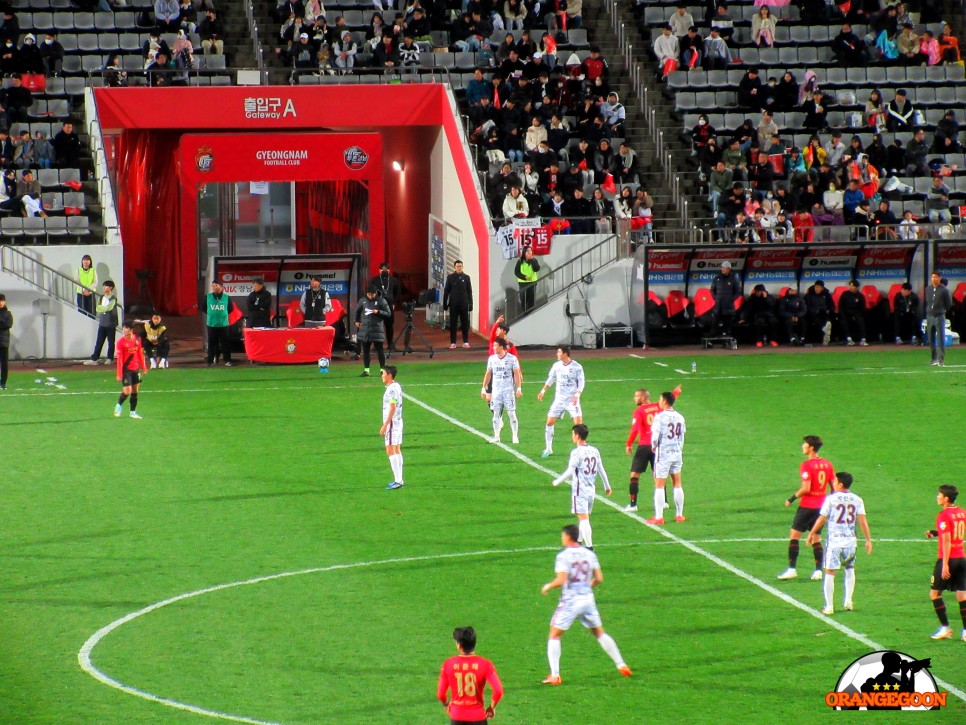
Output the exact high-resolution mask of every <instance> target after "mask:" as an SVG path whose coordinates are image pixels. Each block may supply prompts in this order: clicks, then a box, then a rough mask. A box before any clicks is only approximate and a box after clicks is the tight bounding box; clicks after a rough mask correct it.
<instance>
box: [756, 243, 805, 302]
mask: <svg viewBox="0 0 966 725" xmlns="http://www.w3.org/2000/svg"><path fill="white" fill-rule="evenodd" d="M803 255H804V249H802V246H801V245H796V246H794V247H778V248H773V247H752V248H751V249H749V250H748V258H747V259H746V260H745V270H744V271H745V286H746V287H748V286H749V285H750V286H751V287H752V288H753V287H754V286H755V285H758V284H763V285H765V288H766V289H767V290H768V291H769V292H774V293H777V292H779V291H780V290H781V288H782V287H793V286H795V285H796V284H797V283H798V270H799V269H800V268H801V266H802V256H803Z"/></svg>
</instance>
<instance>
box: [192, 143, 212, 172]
mask: <svg viewBox="0 0 966 725" xmlns="http://www.w3.org/2000/svg"><path fill="white" fill-rule="evenodd" d="M195 168H197V169H198V171H199V172H201V173H202V174H207V173H208V172H209V171H211V170H212V169H213V168H215V155H214V154H213V153H211V148H210V147H208V146H202V147H201V148H199V149H198V153H196V154H195Z"/></svg>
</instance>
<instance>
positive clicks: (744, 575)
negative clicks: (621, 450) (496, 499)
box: [403, 393, 966, 702]
mask: <svg viewBox="0 0 966 725" xmlns="http://www.w3.org/2000/svg"><path fill="white" fill-rule="evenodd" d="M403 397H404V398H406V399H407V400H409V401H411V402H413V403H415V404H416V405H418V406H419V407H421V408H423V409H425V410H427V411H429V412H430V413H433V414H434V415H436V416H438V417H440V418H442V419H443V420H445V421H447V422H449V423H452V424H453V425H455V426H457V427H459V428H462V429H463V430H465V431H467V432H469V433H472V434H473V435H475V436H478V437H480V438H482V439H484V440H489V436H487V435H486V434H484V433H482V432H481V431H479V430H477V429H476V428H473V427H472V426H469V425H467V424H466V423H464V422H463V421H461V420H458V419H456V418H454V417H452V416H450V415H447V414H446V413H444V412H443V411H441V410H438V409H436V408H434V407H432V406H431V405H428V404H427V403H424V402H422V401H421V400H418V399H416V398H414V397H412V396H411V395H408V394H406V393H403ZM495 445H497V446H498V447H500V448H502V449H503V450H505V451H508V452H510V453H511V454H513V455H514V456H515V457H516V458H519V459H520V460H521V461H523V462H524V463H526V464H527V465H529V466H531V467H532V468H535V469H537V470H538V471H542V472H543V473H546V474H548V475H550V476H553V477H555V478H556V476H557V472H556V471H552V470H550V469H549V468H546V467H545V466H543V465H541V464H540V463H537V462H536V461H534V460H533V459H532V458H529V457H528V456H526V455H524V454H523V453H520V452H519V451H517V450H514V449H513V448H510V447H509V446H507V445H506V444H504V443H497V444H495ZM595 498H596V499H597V500H598V501H600V502H601V503H602V504H604V505H605V506H609V507H610V508H612V509H614V510H615V511H617V512H618V513H621V514H623V515H624V516H627V517H628V518H630V519H633V520H634V521H637V522H638V523H640V524H642V525H643V526H646V527H647V528H649V529H651V530H652V531H655V532H657V533H659V534H660V535H661V536H663V537H665V538H666V539H669V540H670V541H673V542H674V543H676V544H679V545H680V546H683V547H684V548H686V549H688V550H689V551H691V552H693V553H695V554H698V555H699V556H702V557H704V558H705V559H707V560H708V561H711V562H713V563H714V564H717V565H718V566H720V567H721V568H722V569H724V570H725V571H728V572H730V573H731V574H734V575H735V576H737V577H740V578H741V579H744V580H745V581H747V582H749V583H751V584H754V585H755V586H757V587H759V588H760V589H763V590H764V591H766V592H768V593H769V594H771V595H772V596H774V597H777V598H778V599H780V600H781V601H783V602H785V603H786V604H790V605H791V606H793V607H795V608H796V609H800V610H801V611H803V612H805V613H806V614H809V615H811V616H812V617H815V618H816V619H818V620H821V621H822V622H824V623H825V624H827V625H829V626H830V627H832V628H834V629H837V630H838V631H839V632H841V633H842V634H844V635H845V636H847V637H849V638H851V639H854V640H855V641H857V642H861V643H862V644H864V645H865V646H866V647H869V648H871V649H872V650H876V651H877V650H885V649H889V648H888V647H885V646H883V645H881V644H879V643H878V642H875V641H873V640H872V639H869V638H868V637H866V636H865V635H864V634H861V633H860V632H856V631H855V630H854V629H851V628H850V627H846V626H845V625H844V624H841V623H840V622H837V621H836V620H834V619H832V618H831V617H828V616H826V615H824V614H822V613H821V612H820V611H818V610H817V609H813V608H812V607H810V606H808V605H807V604H805V603H804V602H800V601H798V600H797V599H795V598H794V597H792V596H790V595H788V594H786V593H785V592H783V591H781V590H780V589H777V588H775V587H773V586H772V585H771V584H768V583H766V582H764V581H762V580H761V579H759V578H758V577H756V576H754V575H752V574H749V573H748V572H746V571H744V570H742V569H739V568H738V567H736V566H735V565H734V564H731V563H730V562H727V561H725V560H724V559H722V558H721V557H719V556H716V555H715V554H712V553H711V552H710V551H706V550H705V549H702V548H701V547H700V546H698V545H697V544H696V543H695V542H692V541H688V540H687V539H682V538H681V537H680V536H676V535H675V534H672V533H671V532H670V531H668V530H667V529H665V528H664V527H663V526H654V525H652V524H648V523H647V521H646V520H645V519H644V518H643V517H642V516H639V515H638V514H635V513H631V512H629V511H625V510H624V508H623V507H622V506H621V505H620V504H617V503H614V502H613V501H611V500H610V499H609V498H607V497H605V496H601V495H599V494H598V495H597V496H595ZM935 680H936V682H937V683H939V684H940V685H942V686H943V687H945V688H946V689H947V690H948V691H949V692H951V693H952V694H953V695H955V696H956V697H958V698H959V699H960V700H963V701H964V702H966V692H963V691H962V690H960V689H959V688H958V687H956V686H955V685H952V684H950V683H948V682H946V681H944V680H941V679H939V678H938V677H936V678H935Z"/></svg>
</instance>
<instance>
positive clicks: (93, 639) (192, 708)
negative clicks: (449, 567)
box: [77, 544, 630, 725]
mask: <svg viewBox="0 0 966 725" xmlns="http://www.w3.org/2000/svg"><path fill="white" fill-rule="evenodd" d="M628 545H630V544H628ZM559 550H560V547H559V546H526V547H521V548H518V549H484V550H481V551H464V552H457V553H453V554H430V555H426V556H404V557H398V558H394V559H381V560H378V561H359V562H353V563H349V564H332V565H330V566H319V567H313V568H311V569H299V570H298V571H285V572H281V573H279V574H269V575H267V576H260V577H255V578H253V579H245V580H242V581H236V582H229V583H227V584H217V585H215V586H211V587H205V588H204V589H197V590H195V591H193V592H186V593H184V594H179V595H177V596H174V597H170V598H168V599H164V600H162V601H160V602H155V603H154V604H151V605H148V606H147V607H144V608H143V609H139V610H137V611H136V612H131V613H130V614H126V615H124V616H123V617H121V618H120V619H115V620H114V621H113V622H111V623H110V624H108V625H106V626H104V627H101V628H100V629H99V630H97V631H96V632H95V633H94V634H92V635H91V636H90V637H88V639H87V641H86V642H84V644H83V646H82V647H81V648H80V651H78V653H77V663H78V664H79V665H80V668H81V669H82V670H84V672H86V673H87V674H89V675H90V676H91V677H93V678H94V679H95V680H97V681H98V682H101V683H102V684H105V685H107V686H108V687H111V688H113V689H115V690H120V691H121V692H124V693H126V694H128V695H133V696H134V697H139V698H141V699H142V700H149V701H151V702H156V703H158V704H160V705H164V706H165V707H171V708H174V709H176V710H183V711H185V712H190V713H194V714H195V715H202V716H204V717H210V718H215V719H218V720H230V721H232V722H240V723H247V724H248V725H280V724H279V723H277V722H274V721H270V720H258V719H256V718H250V717H245V716H243V715H232V714H231V713H227V712H219V711H218V710H209V709H207V708H204V707H198V706H197V705H190V704H188V703H185V702H179V701H178V700H172V699H171V698H167V697H161V696H160V695H155V694H153V693H150V692H147V691H145V690H140V689H138V688H136V687H131V686H130V685H125V684H124V683H123V682H120V681H119V680H116V679H114V678H113V677H111V676H110V675H107V674H105V673H104V672H102V671H101V670H99V669H98V668H97V666H96V665H95V664H94V662H93V660H92V658H91V653H92V652H93V650H94V648H95V647H96V646H97V645H98V643H99V642H100V641H101V640H103V639H104V638H105V637H106V636H107V635H109V634H111V632H114V631H115V630H117V629H119V628H120V627H122V626H123V625H125V624H127V623H128V622H131V621H133V620H135V619H138V618H139V617H143V616H145V615H146V614H150V613H151V612H155V611H157V610H159V609H162V608H163V607H168V606H171V605H172V604H176V603H178V602H182V601H184V600H186V599H193V598H194V597H200V596H203V595H205V594H212V593H214V592H220V591H223V590H225V589H233V588H235V587H243V586H250V585H253V584H262V583H264V582H269V581H276V580H278V579H288V578H290V577H294V576H303V575H305V574H322V573H325V572H330V571H340V570H343V569H361V568H365V567H370V566H381V565H392V564H406V563H412V562H417V561H437V560H440V559H459V558H467V557H472V556H493V555H498V554H521V553H528V552H532V551H559Z"/></svg>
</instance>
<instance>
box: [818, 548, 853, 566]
mask: <svg viewBox="0 0 966 725" xmlns="http://www.w3.org/2000/svg"><path fill="white" fill-rule="evenodd" d="M853 566H855V542H852V543H850V544H834V545H829V547H828V548H827V549H825V568H826V569H851V568H852V567H853Z"/></svg>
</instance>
